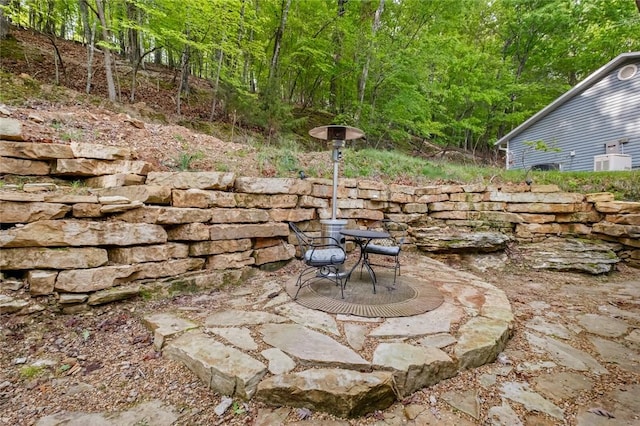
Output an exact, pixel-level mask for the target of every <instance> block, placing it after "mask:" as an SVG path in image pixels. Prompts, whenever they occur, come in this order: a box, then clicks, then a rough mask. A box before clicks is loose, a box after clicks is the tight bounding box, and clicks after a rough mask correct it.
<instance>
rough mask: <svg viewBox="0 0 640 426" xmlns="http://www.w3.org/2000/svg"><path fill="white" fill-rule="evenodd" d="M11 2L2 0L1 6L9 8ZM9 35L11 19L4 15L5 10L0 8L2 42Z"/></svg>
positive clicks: (0, 1) (0, 35)
mask: <svg viewBox="0 0 640 426" xmlns="http://www.w3.org/2000/svg"><path fill="white" fill-rule="evenodd" d="M8 5H9V0H0V6H8ZM8 35H9V18H7V17H6V16H5V14H4V9H3V8H2V7H0V40H4V39H5V38H7V36H8Z"/></svg>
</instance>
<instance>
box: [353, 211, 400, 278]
mask: <svg viewBox="0 0 640 426" xmlns="http://www.w3.org/2000/svg"><path fill="white" fill-rule="evenodd" d="M382 227H383V228H384V230H385V231H387V232H388V233H389V234H390V237H389V238H388V239H386V240H383V241H381V242H380V243H373V242H371V243H369V244H367V245H366V246H365V249H364V259H363V264H364V263H366V264H367V265H369V267H372V266H379V267H383V268H389V269H393V285H394V286H395V285H396V279H397V276H398V275H400V252H401V251H402V245H403V244H404V240H405V237H400V238H397V237H395V236H394V234H393V232H394V229H392V228H394V226H393V222H390V221H387V220H385V221H383V222H382ZM371 255H376V256H385V257H388V258H391V259H392V262H391V263H389V262H383V261H375V259H374V260H373V261H372V258H371Z"/></svg>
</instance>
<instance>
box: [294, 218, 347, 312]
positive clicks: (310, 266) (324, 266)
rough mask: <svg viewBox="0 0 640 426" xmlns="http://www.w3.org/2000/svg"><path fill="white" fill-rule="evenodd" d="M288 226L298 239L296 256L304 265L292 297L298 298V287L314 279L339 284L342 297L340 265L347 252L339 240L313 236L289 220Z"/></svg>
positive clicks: (308, 283)
mask: <svg viewBox="0 0 640 426" xmlns="http://www.w3.org/2000/svg"><path fill="white" fill-rule="evenodd" d="M289 228H290V229H291V231H293V233H294V234H295V236H296V239H297V240H298V250H297V254H296V257H298V258H299V259H300V260H302V262H303V263H304V264H305V265H306V267H305V268H304V269H303V270H302V272H300V275H299V276H298V281H297V282H296V285H297V286H298V290H296V294H295V296H294V297H293V299H294V300H295V299H297V298H298V293H299V292H300V289H301V288H302V287H304V286H305V285H310V284H311V283H312V282H313V281H315V280H316V279H327V280H329V281H331V282H333V283H335V285H338V286H340V294H341V295H342V298H343V299H344V282H343V280H342V275H343V274H341V270H340V269H341V267H342V266H343V265H344V262H345V261H346V259H347V254H346V252H345V251H344V249H343V248H342V246H341V244H340V242H339V241H338V240H337V239H335V238H333V237H313V236H310V235H307V234H305V233H304V232H302V231H301V230H300V229H299V228H298V227H297V226H296V225H295V224H294V223H292V222H289Z"/></svg>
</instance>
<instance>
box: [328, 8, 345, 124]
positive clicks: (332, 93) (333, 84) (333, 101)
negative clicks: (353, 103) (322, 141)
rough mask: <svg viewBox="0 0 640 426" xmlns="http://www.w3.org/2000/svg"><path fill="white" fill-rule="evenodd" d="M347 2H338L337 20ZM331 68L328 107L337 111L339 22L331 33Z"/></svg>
mask: <svg viewBox="0 0 640 426" xmlns="http://www.w3.org/2000/svg"><path fill="white" fill-rule="evenodd" d="M347 1H348V0H338V18H341V17H342V16H343V15H344V12H345V9H344V5H345V4H346V3H347ZM333 46H334V48H335V50H334V51H333V58H334V59H333V68H334V73H333V74H332V75H331V79H330V80H329V107H330V108H331V109H332V110H333V111H334V112H337V111H338V107H337V99H338V75H337V74H338V68H339V67H340V59H341V58H342V50H341V47H342V30H341V28H340V22H339V21H338V22H337V24H336V28H335V32H334V33H333Z"/></svg>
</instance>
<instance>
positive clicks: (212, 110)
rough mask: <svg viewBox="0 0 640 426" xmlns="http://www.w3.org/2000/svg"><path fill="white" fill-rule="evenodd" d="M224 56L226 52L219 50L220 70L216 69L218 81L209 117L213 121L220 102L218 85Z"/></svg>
mask: <svg viewBox="0 0 640 426" xmlns="http://www.w3.org/2000/svg"><path fill="white" fill-rule="evenodd" d="M223 42H224V40H223ZM223 57H224V54H223V52H222V49H220V50H218V70H217V71H216V81H215V84H214V86H213V101H212V102H211V115H210V117H209V121H213V117H214V115H215V113H216V104H217V102H218V87H220V72H221V71H222V58H223Z"/></svg>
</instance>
